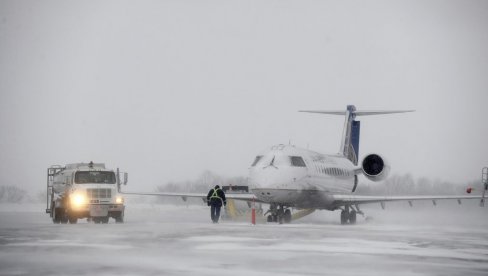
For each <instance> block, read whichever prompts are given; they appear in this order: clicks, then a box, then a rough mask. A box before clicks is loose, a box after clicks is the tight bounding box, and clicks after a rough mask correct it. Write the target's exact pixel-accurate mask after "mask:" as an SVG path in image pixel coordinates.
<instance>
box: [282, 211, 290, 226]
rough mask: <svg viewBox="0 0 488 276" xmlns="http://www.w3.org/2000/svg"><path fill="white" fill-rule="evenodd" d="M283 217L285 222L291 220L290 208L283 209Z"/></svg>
mask: <svg viewBox="0 0 488 276" xmlns="http://www.w3.org/2000/svg"><path fill="white" fill-rule="evenodd" d="M283 219H284V221H285V223H290V222H291V211H290V209H286V210H285V213H284V214H283Z"/></svg>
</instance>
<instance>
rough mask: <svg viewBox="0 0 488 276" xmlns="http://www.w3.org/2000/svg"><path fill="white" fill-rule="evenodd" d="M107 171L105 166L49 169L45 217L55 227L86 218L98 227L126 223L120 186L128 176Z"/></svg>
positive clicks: (117, 170)
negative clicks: (100, 224) (104, 224)
mask: <svg viewBox="0 0 488 276" xmlns="http://www.w3.org/2000/svg"><path fill="white" fill-rule="evenodd" d="M120 175H121V173H120V172H119V169H118V168H117V169H116V171H114V170H110V169H106V168H105V164H103V163H93V162H90V163H75V164H67V165H66V166H64V167H62V166H59V165H53V166H51V167H49V168H48V169H47V199H46V213H48V214H49V215H50V217H51V218H52V220H53V223H56V224H58V223H68V222H69V223H77V222H78V219H84V218H86V219H87V220H88V221H93V222H95V223H108V221H109V218H114V219H115V222H116V223H123V222H124V210H125V205H124V198H123V197H122V196H121V195H120V194H119V191H120V185H121V184H124V185H126V184H127V177H128V175H127V173H123V178H124V179H123V181H121V179H120Z"/></svg>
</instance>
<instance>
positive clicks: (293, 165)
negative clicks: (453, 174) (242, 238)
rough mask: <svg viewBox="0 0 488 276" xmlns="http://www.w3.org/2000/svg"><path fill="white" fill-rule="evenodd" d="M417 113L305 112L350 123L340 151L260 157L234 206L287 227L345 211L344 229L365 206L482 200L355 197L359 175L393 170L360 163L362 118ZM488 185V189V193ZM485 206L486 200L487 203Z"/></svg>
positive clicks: (288, 151)
mask: <svg viewBox="0 0 488 276" xmlns="http://www.w3.org/2000/svg"><path fill="white" fill-rule="evenodd" d="M412 111H413V110H394V111H360V110H356V107H355V106H354V105H349V106H347V108H346V110H342V111H330V110H325V111H310V110H306V111H300V112H307V113H316V114H327V115H340V116H344V117H345V122H344V128H343V134H342V139H341V146H340V151H339V153H337V154H322V153H318V152H316V151H312V150H308V149H303V148H298V147H295V146H292V145H282V144H280V145H275V146H272V147H271V148H269V149H268V150H266V151H265V152H262V153H260V154H258V155H257V156H256V158H255V159H254V162H253V163H252V165H251V167H250V168H249V178H248V181H249V183H248V184H249V188H250V193H249V194H228V195H227V198H229V199H235V200H245V201H256V202H261V203H267V204H269V206H270V208H269V210H268V211H267V212H266V213H265V215H267V221H268V222H279V223H283V222H285V223H288V222H290V221H291V220H292V212H291V209H292V208H294V209H297V210H300V209H303V210H329V211H335V210H341V215H340V221H341V224H355V223H356V215H357V214H361V215H364V214H363V212H362V211H361V209H360V205H362V204H367V203H381V205H382V206H383V207H384V204H385V202H388V201H408V202H409V203H410V204H412V201H415V200H432V201H433V203H434V204H435V201H436V200H442V199H456V200H458V202H459V203H460V202H461V199H482V198H484V193H483V197H481V196H473V195H459V196H363V195H357V194H356V193H355V191H356V188H357V186H358V182H359V180H358V175H360V174H362V175H363V176H364V177H366V178H367V179H369V180H371V181H381V180H384V179H385V178H386V177H387V176H388V173H389V170H390V166H389V164H388V163H387V161H386V159H385V158H384V157H382V156H381V155H379V154H376V153H372V154H368V155H366V156H364V158H363V159H362V161H361V162H360V163H359V162H358V153H359V137H360V121H358V120H356V118H357V117H359V116H370V115H382V114H393V113H405V112H412ZM486 188H487V185H486V184H485V189H486ZM126 194H139V195H160V196H179V197H182V198H183V199H184V200H186V198H187V197H197V198H202V199H204V200H205V199H206V194H198V193H126ZM482 200H483V199H482Z"/></svg>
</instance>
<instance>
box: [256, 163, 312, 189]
mask: <svg viewBox="0 0 488 276" xmlns="http://www.w3.org/2000/svg"><path fill="white" fill-rule="evenodd" d="M299 174H300V175H299ZM301 178H303V175H301V173H298V172H293V171H291V170H287V169H286V168H274V167H267V168H253V169H252V170H251V171H250V174H249V186H250V187H251V188H286V187H289V186H290V185H293V183H295V182H296V180H298V179H301Z"/></svg>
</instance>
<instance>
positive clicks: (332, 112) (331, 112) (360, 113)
mask: <svg viewBox="0 0 488 276" xmlns="http://www.w3.org/2000/svg"><path fill="white" fill-rule="evenodd" d="M414 111H415V110H364V111H361V110H355V111H351V114H354V115H356V116H368V115H381V114H394V113H406V112H414ZM298 112H306V113H319V114H329V115H342V116H344V115H346V111H344V110H299V111H298Z"/></svg>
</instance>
